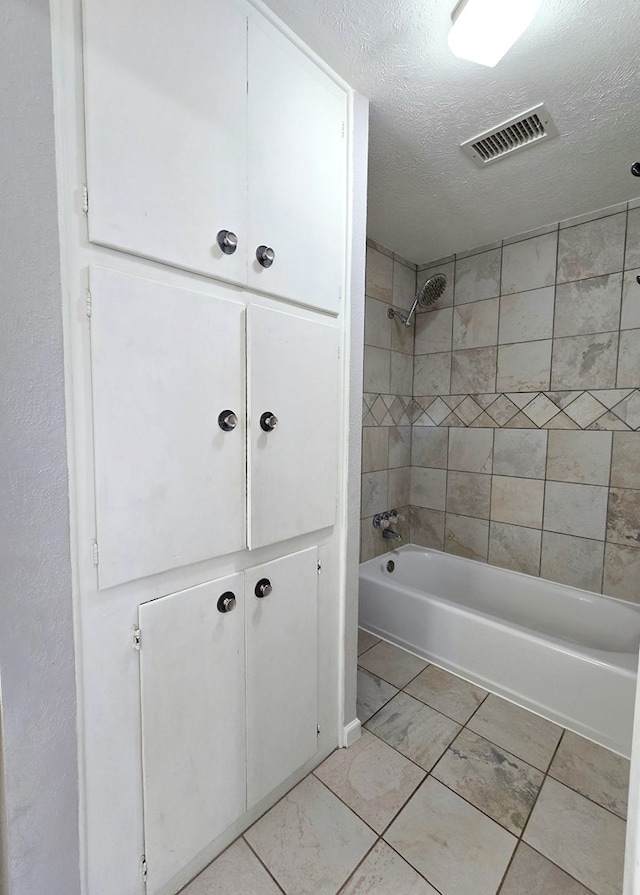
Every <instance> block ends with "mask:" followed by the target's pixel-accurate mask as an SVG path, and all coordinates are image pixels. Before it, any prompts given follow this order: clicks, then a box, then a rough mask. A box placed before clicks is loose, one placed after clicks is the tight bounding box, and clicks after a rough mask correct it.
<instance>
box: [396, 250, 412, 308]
mask: <svg viewBox="0 0 640 895" xmlns="http://www.w3.org/2000/svg"><path fill="white" fill-rule="evenodd" d="M415 294H416V272H415V270H412V269H411V268H409V267H407V266H406V264H402V262H400V261H394V262H393V303H394V305H395V306H396V307H397V308H404V309H405V310H407V311H408V310H409V308H410V307H411V305H412V304H413V299H414V297H415Z"/></svg>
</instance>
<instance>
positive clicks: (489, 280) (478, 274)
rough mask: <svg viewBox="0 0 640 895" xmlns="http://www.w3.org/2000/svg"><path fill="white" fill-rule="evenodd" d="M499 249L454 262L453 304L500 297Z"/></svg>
mask: <svg viewBox="0 0 640 895" xmlns="http://www.w3.org/2000/svg"><path fill="white" fill-rule="evenodd" d="M500 256H501V249H494V250H493V251H491V252H483V253H482V254H481V255H472V256H471V257H470V258H462V259H460V258H458V259H457V260H456V283H455V297H454V301H455V304H457V305H461V304H466V303H467V302H468V301H482V299H484V298H495V297H496V296H497V295H500Z"/></svg>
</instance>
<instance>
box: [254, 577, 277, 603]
mask: <svg viewBox="0 0 640 895" xmlns="http://www.w3.org/2000/svg"><path fill="white" fill-rule="evenodd" d="M272 590H273V588H272V587H271V582H270V581H269V579H268V578H261V579H260V581H258V583H257V584H256V586H255V589H254V591H253V592H254V594H255V595H256V597H258V598H259V599H262V598H263V597H268V596H269V594H270V593H271V591H272Z"/></svg>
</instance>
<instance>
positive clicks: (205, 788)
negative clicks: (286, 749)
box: [139, 574, 246, 895]
mask: <svg viewBox="0 0 640 895" xmlns="http://www.w3.org/2000/svg"><path fill="white" fill-rule="evenodd" d="M243 587H244V585H243V575H242V574H237V575H231V576H229V577H227V578H223V579H219V580H217V581H213V582H211V583H209V584H203V585H200V586H199V587H194V588H191V589H189V590H185V591H182V592H181V593H177V594H172V595H171V596H169V597H164V598H162V599H160V600H154V601H152V602H151V603H144V604H143V605H142V606H140V609H139V626H140V632H141V634H140V638H141V642H140V688H141V690H140V693H141V712H142V760H143V775H144V776H143V783H144V826H145V856H146V859H147V867H148V879H147V893H149V895H152V893H154V892H157V891H158V890H159V889H160V888H161V886H162V885H164V884H165V883H167V882H168V881H169V880H171V878H172V877H174V876H175V875H176V874H177V873H178V872H179V871H180V870H182V868H183V867H185V866H186V865H187V864H188V863H189V861H191V860H193V858H194V857H196V855H198V853H199V852H201V851H202V850H203V849H204V848H206V846H207V845H209V843H210V842H212V840H214V839H216V838H217V837H218V836H220V835H221V834H222V833H223V832H224V830H225V829H226V828H227V827H229V826H230V825H231V824H232V823H233V822H234V821H235V820H237V818H238V817H240V816H241V815H242V814H243V813H244V811H245V810H246V778H245V761H246V738H245V733H246V721H245V712H244V697H245V673H244V665H245V631H244V600H243ZM231 594H233V595H234V597H235V599H236V601H237V603H236V607H235V609H234V611H232V612H220V611H219V608H218V604H219V601H220V600H222V599H228V596H226V597H225V595H231Z"/></svg>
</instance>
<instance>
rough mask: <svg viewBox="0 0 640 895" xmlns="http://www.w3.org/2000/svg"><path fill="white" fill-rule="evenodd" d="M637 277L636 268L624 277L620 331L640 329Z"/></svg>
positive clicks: (639, 274) (639, 295)
mask: <svg viewBox="0 0 640 895" xmlns="http://www.w3.org/2000/svg"><path fill="white" fill-rule="evenodd" d="M638 211H640V209H638ZM638 276H640V267H637V268H636V269H635V270H628V271H627V272H626V273H625V275H624V283H623V287H622V318H621V320H620V328H621V329H638V327H640V285H639V284H638V279H637V278H638Z"/></svg>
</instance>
